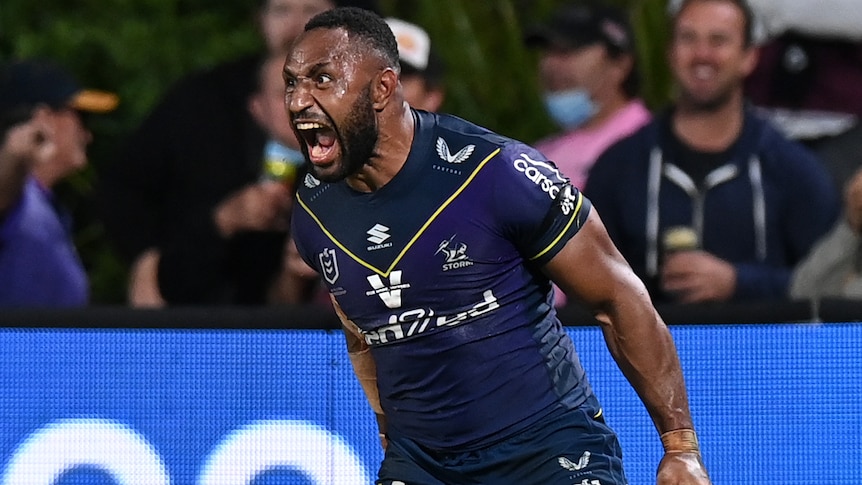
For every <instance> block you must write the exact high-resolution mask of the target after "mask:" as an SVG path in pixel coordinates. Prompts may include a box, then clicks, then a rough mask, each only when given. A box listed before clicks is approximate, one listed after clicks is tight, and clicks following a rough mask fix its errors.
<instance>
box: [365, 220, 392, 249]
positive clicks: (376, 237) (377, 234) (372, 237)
mask: <svg viewBox="0 0 862 485" xmlns="http://www.w3.org/2000/svg"><path fill="white" fill-rule="evenodd" d="M388 232H389V228H388V227H386V226H384V225H383V224H375V225H374V227H372V228H371V229H369V230H368V232H366V233H365V234H368V242H370V243H372V244H380V243H382V242H383V241H385V240H387V239H389V234H387V233H388Z"/></svg>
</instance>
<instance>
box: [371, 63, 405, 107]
mask: <svg viewBox="0 0 862 485" xmlns="http://www.w3.org/2000/svg"><path fill="white" fill-rule="evenodd" d="M398 84H399V81H398V73H396V72H395V70H394V69H392V68H391V67H387V68H386V69H384V70H383V71H381V72H380V73H378V74H377V76H376V77H375V79H374V87H373V92H372V93H371V99H372V102H373V105H372V106H373V107H374V109H375V110H376V111H381V110H383V108H385V107H386V106H387V105H388V104H389V103H391V102H392V100H393V97H394V96H395V93H396V92H397V90H398Z"/></svg>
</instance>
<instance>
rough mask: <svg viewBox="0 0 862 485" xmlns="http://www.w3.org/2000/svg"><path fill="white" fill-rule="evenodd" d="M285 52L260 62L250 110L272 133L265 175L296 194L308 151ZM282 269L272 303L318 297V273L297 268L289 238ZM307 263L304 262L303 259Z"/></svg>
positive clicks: (272, 291) (270, 298) (274, 285)
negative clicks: (287, 96) (298, 127)
mask: <svg viewBox="0 0 862 485" xmlns="http://www.w3.org/2000/svg"><path fill="white" fill-rule="evenodd" d="M283 68H284V56H283V55H281V54H278V55H273V56H269V57H268V58H266V59H265V60H264V62H263V63H262V64H261V66H260V76H259V83H260V85H259V89H258V91H257V92H255V93H253V94H252V96H251V97H250V98H249V111H250V112H251V114H252V116H253V117H254V119H255V120H256V121H257V123H258V125H260V126H261V127H263V128H264V129H265V131H266V132H267V135H268V137H269V139H268V141H267V143H266V146H265V148H264V171H263V174H262V178H263V179H264V180H270V181H272V182H275V183H280V184H283V185H285V186H286V187H287V188H288V193H289V194H291V201H290V203H291V205H292V194H293V191H294V189H295V184H296V181H297V180H298V178H299V177H300V176H301V175H302V174H304V173H305V168H304V165H305V155H303V154H302V152H301V151H300V148H299V142H298V141H297V139H296V135H295V134H294V132H293V128H292V126H291V123H290V120H289V119H288V117H287V109H286V108H285V105H284V77H283ZM284 251H285V253H284V256H283V261H282V269H281V272H280V273H278V274H277V275H276V276H275V280H274V281H273V283H272V285H271V286H270V288H269V296H268V297H267V301H268V302H270V303H306V302H309V301H312V300H314V296H315V293H314V292H315V289H316V288H317V278H316V273H313V272H312V273H305V272H304V271H297V270H296V269H295V268H294V267H293V266H292V262H293V261H294V259H292V258H291V255H292V254H293V253H292V252H291V251H295V249H294V246H293V244H292V242H291V241H289V240H287V241H286V249H285V250H284ZM303 264H304V263H303Z"/></svg>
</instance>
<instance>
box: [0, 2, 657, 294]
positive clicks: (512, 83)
mask: <svg viewBox="0 0 862 485" xmlns="http://www.w3.org/2000/svg"><path fill="white" fill-rule="evenodd" d="M378 1H379V5H380V7H381V10H382V11H383V13H384V14H385V15H389V16H396V17H400V18H403V19H405V20H408V21H411V22H414V23H416V24H419V25H421V26H423V27H424V28H425V29H426V30H427V31H428V33H429V34H430V36H431V39H432V43H433V44H434V46H435V49H436V50H437V51H438V53H439V55H440V56H441V57H442V58H443V60H444V62H445V64H446V68H447V74H446V79H445V84H446V89H447V97H446V102H445V104H444V106H443V110H442V111H445V112H449V113H453V114H456V115H458V116H461V117H464V118H467V119H469V120H471V121H475V122H477V123H479V124H481V125H484V126H487V127H489V128H491V129H493V130H495V131H498V132H500V133H502V134H504V135H508V136H511V137H513V138H517V139H520V140H522V141H525V142H528V143H532V142H534V141H535V140H537V139H538V138H540V137H542V136H545V135H547V134H549V133H551V132H553V131H554V129H555V127H554V125H553V124H552V123H551V121H550V120H549V119H548V117H547V114H546V112H545V110H544V109H543V106H542V103H541V99H540V94H539V89H538V87H537V79H536V58H535V53H534V52H532V51H530V50H528V49H526V48H525V47H524V44H523V42H522V33H523V31H524V29H525V28H526V27H527V26H529V25H531V24H532V23H534V22H536V21H538V20H540V19H543V18H545V17H546V16H547V14H548V12H550V11H551V10H552V9H553V8H555V7H557V6H559V5H561V4H564V3H578V2H573V1H571V0H569V1H566V0H470V1H466V0H378ZM606 3H608V4H613V5H617V6H621V7H624V8H626V9H628V10H629V12H630V13H631V18H632V22H633V25H634V29H635V34H636V45H637V47H638V55H639V57H640V58H639V63H640V69H641V74H642V79H643V86H642V94H643V97H644V99H645V100H646V101H647V103H648V104H649V106H650V107H651V108H656V107H659V106H661V105H662V104H664V103H665V101H666V100H667V99H668V96H669V90H670V80H669V73H668V72H667V69H666V67H665V61H664V45H665V41H666V39H667V28H666V16H665V12H666V3H667V2H666V0H607V1H606ZM255 6H256V2H255V0H2V2H0V60H6V59H10V58H30V57H45V58H50V59H54V60H56V61H58V62H59V63H60V64H62V65H63V66H64V67H66V68H67V69H69V70H70V71H71V72H72V73H74V74H75V76H76V77H77V78H78V79H79V80H80V81H81V83H82V84H83V85H84V86H87V87H92V88H99V89H106V90H111V91H114V92H116V93H118V94H119V96H120V98H121V103H120V106H119V109H118V110H117V111H116V112H114V113H112V114H110V115H108V116H99V117H95V118H93V119H92V120H89V126H90V128H91V130H92V131H93V133H94V135H95V141H94V142H93V144H92V145H91V146H90V149H89V154H90V165H89V167H88V168H87V169H86V170H84V171H82V172H79V173H77V174H76V175H74V176H72V177H70V178H69V179H67V180H66V181H64V182H63V183H62V184H61V186H58V187H57V188H56V189H57V193H58V196H59V197H60V198H61V200H62V201H63V202H64V203H65V204H66V205H67V206H68V207H70V208H71V210H72V212H73V217H74V220H75V224H76V227H75V242H76V244H77V246H78V249H79V251H80V253H81V258H82V259H83V261H84V264H85V266H86V268H87V270H88V272H89V275H90V280H91V285H92V303H93V304H97V305H99V304H102V305H112V304H123V303H124V302H125V289H126V285H125V281H126V271H127V269H126V268H125V266H124V264H123V263H122V262H121V260H120V258H119V257H118V256H117V254H116V253H115V251H114V250H113V248H112V247H111V246H110V244H109V242H108V240H107V237H106V235H105V231H104V228H103V226H102V224H101V222H100V220H99V216H98V213H97V211H96V207H95V200H94V197H93V196H94V185H95V179H96V174H97V173H98V171H99V170H101V169H103V168H104V167H106V166H108V165H109V164H111V163H113V160H112V159H113V158H114V154H115V153H116V150H117V149H118V146H119V144H120V143H121V142H122V140H123V138H124V137H125V136H126V135H127V134H128V133H130V132H131V130H132V129H133V128H134V127H136V126H137V125H138V124H139V123H140V122H141V120H142V118H143V117H144V115H146V114H147V112H148V111H149V110H150V109H151V108H152V107H153V105H154V104H155V103H156V102H157V101H158V100H159V98H160V97H161V95H162V94H163V93H164V91H165V90H166V89H167V88H168V86H169V85H170V84H171V83H173V82H174V81H176V80H178V79H179V78H180V77H182V76H183V75H184V74H186V73H188V72H190V71H192V70H195V69H199V68H203V67H207V66H210V65H213V64H216V63H217V62H219V61H221V60H225V59H230V58H233V57H236V56H238V55H240V54H243V53H247V52H255V51H257V50H259V49H261V46H260V36H259V35H258V34H257V33H256V31H255V22H254V20H253V12H254V9H255Z"/></svg>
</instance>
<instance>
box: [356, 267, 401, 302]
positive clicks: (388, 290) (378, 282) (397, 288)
mask: <svg viewBox="0 0 862 485" xmlns="http://www.w3.org/2000/svg"><path fill="white" fill-rule="evenodd" d="M366 279H367V280H368V283H369V284H370V285H371V287H372V288H374V289H373V290H369V291H366V292H365V296H372V295H377V296H379V297H380V299H381V300H383V303H385V304H386V308H401V290H403V289H407V288H410V283H401V271H400V270H399V271H393V272H392V274H391V275H389V284H388V285H387V284H385V283H383V278H381V277H380V275H376V274H374V275H371V276H369V277H367V278H366Z"/></svg>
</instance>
